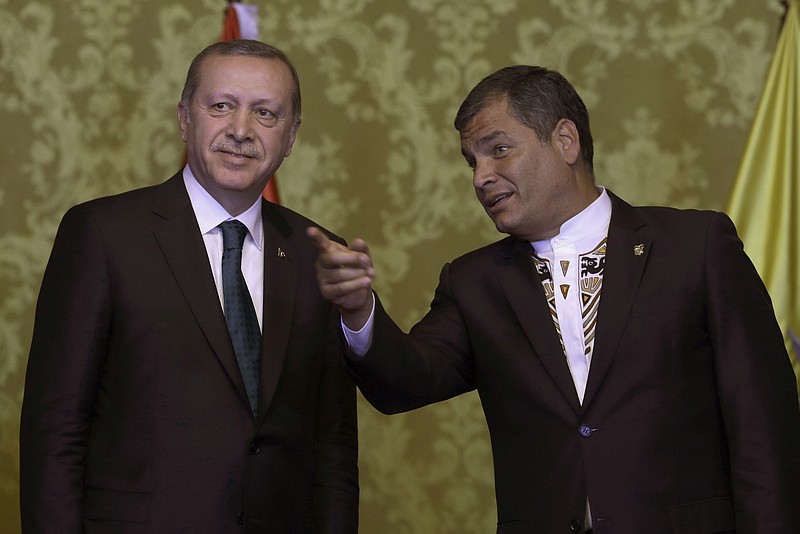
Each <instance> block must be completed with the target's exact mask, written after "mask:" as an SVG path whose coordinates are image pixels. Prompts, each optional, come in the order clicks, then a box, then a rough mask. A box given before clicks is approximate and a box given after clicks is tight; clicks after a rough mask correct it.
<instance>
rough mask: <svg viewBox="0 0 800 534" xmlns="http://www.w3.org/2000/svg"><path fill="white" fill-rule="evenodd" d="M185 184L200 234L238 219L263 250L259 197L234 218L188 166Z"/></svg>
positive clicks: (185, 173) (184, 177) (184, 170)
mask: <svg viewBox="0 0 800 534" xmlns="http://www.w3.org/2000/svg"><path fill="white" fill-rule="evenodd" d="M183 183H184V185H185V186H186V192H187V193H188V194H189V201H190V202H191V203H192V209H193V210H194V215H195V217H196V218H197V224H198V226H199V227H200V233H201V234H203V235H205V234H207V233H209V232H211V231H212V230H214V229H215V228H217V226H219V224H220V223H223V222H225V221H227V220H230V219H236V220H238V221H240V222H241V223H242V224H244V225H245V226H247V230H248V232H249V233H250V236H251V237H252V239H253V241H254V242H255V244H256V247H258V249H259V250H261V247H262V245H263V241H264V228H263V225H262V224H261V197H259V198H258V199H257V200H256V201H255V202H254V203H253V205H252V206H250V207H249V208H247V211H245V212H243V213H240V214H239V215H237V216H236V217H232V216H231V214H229V213H228V212H227V211H226V210H225V208H223V207H222V205H221V204H220V203H219V202H217V200H216V199H215V198H214V197H212V196H211V194H209V192H208V191H206V190H205V188H204V187H203V186H202V185H200V182H198V181H197V178H195V176H194V174H193V173H192V170H191V169H190V168H189V166H188V165H186V166H185V167H184V168H183Z"/></svg>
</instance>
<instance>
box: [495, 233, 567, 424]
mask: <svg viewBox="0 0 800 534" xmlns="http://www.w3.org/2000/svg"><path fill="white" fill-rule="evenodd" d="M504 245H505V246H504V247H501V249H502V252H501V255H500V256H499V257H498V258H497V265H498V271H497V274H498V279H499V281H500V285H501V286H502V287H503V291H504V292H505V295H506V298H507V299H508V301H509V303H510V304H511V308H512V309H513V310H514V314H515V315H516V316H517V320H518V321H519V323H520V325H521V326H522V329H523V331H524V332H525V335H526V336H527V337H528V340H529V341H530V343H531V345H532V346H533V349H534V351H535V352H536V354H537V355H538V356H539V359H540V360H541V362H542V365H544V367H545V368H546V369H547V372H548V374H549V375H550V377H551V378H552V379H553V382H555V384H556V386H557V387H558V389H559V390H560V391H561V393H562V395H563V396H564V398H565V399H566V401H567V402H568V403H569V405H570V406H571V407H572V409H573V410H574V411H575V413H578V412H579V411H580V401H579V400H578V394H577V392H576V391H575V383H574V382H573V380H572V375H571V374H570V372H569V367H568V366H567V362H566V357H565V356H564V350H563V349H562V348H561V341H560V340H559V339H558V334H557V333H556V329H555V325H554V323H553V317H552V315H551V314H550V307H549V306H548V305H547V299H546V297H545V294H544V290H543V289H542V284H541V281H540V280H539V276H538V274H537V273H536V268H535V267H534V264H533V260H532V259H531V255H532V254H533V249H532V248H531V246H530V243H527V242H525V241H520V240H518V239H506V240H505V241H504Z"/></svg>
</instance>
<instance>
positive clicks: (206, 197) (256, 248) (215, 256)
mask: <svg viewBox="0 0 800 534" xmlns="http://www.w3.org/2000/svg"><path fill="white" fill-rule="evenodd" d="M183 183H184V185H186V191H187V192H188V193H189V200H190V201H191V203H192V209H193V210H194V215H195V217H196V218H197V225H198V226H199V227H200V233H201V234H202V235H203V242H204V243H205V245H206V253H207V254H208V263H209V265H210V266H211V272H212V273H213V274H214V283H215V284H216V286H217V295H218V296H219V302H220V306H221V307H222V308H223V310H224V309H225V304H224V303H225V299H224V296H223V294H222V230H221V229H220V228H219V225H220V223H223V222H225V221H228V220H231V219H236V220H238V221H240V222H241V223H242V224H244V225H245V226H247V236H246V237H245V239H244V245H243V246H242V274H243V275H244V279H245V282H246V283H247V289H248V290H249V291H250V298H251V299H252V300H253V307H254V308H255V310H256V317H258V326H259V327H260V328H261V329H262V330H263V326H262V324H263V315H264V227H263V225H262V224H261V197H259V198H258V199H257V200H256V201H255V203H254V204H253V205H252V206H250V207H249V208H248V209H247V211H245V212H244V213H241V214H239V215H238V216H236V217H232V216H231V215H230V214H229V213H228V212H227V211H225V208H223V207H222V205H220V203H219V202H217V201H216V199H214V197H212V196H211V195H210V194H209V193H208V191H206V190H205V189H204V188H203V186H201V185H200V183H199V182H198V181H197V178H195V177H194V174H192V170H191V169H190V168H189V166H188V165H186V167H184V168H183Z"/></svg>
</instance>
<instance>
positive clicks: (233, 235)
mask: <svg viewBox="0 0 800 534" xmlns="http://www.w3.org/2000/svg"><path fill="white" fill-rule="evenodd" d="M219 227H220V229H221V230H222V246H223V247H224V248H225V249H231V248H236V249H239V250H241V249H242V245H244V238H245V237H247V226H245V225H244V224H242V223H241V222H239V221H237V220H235V219H234V220H230V221H225V222H224V223H222V224H220V225H219Z"/></svg>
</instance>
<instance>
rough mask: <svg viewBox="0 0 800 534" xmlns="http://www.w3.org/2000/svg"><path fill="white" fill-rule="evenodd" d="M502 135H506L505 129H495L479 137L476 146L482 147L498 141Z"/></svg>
mask: <svg viewBox="0 0 800 534" xmlns="http://www.w3.org/2000/svg"><path fill="white" fill-rule="evenodd" d="M501 137H506V132H504V131H503V130H493V131H491V132H489V133H488V134H486V135H484V136H482V137H479V138H478V140H477V141H476V142H475V147H476V148H481V147H483V146H485V145H487V144H489V143H492V142H493V141H496V140H497V139H499V138H501Z"/></svg>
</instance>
